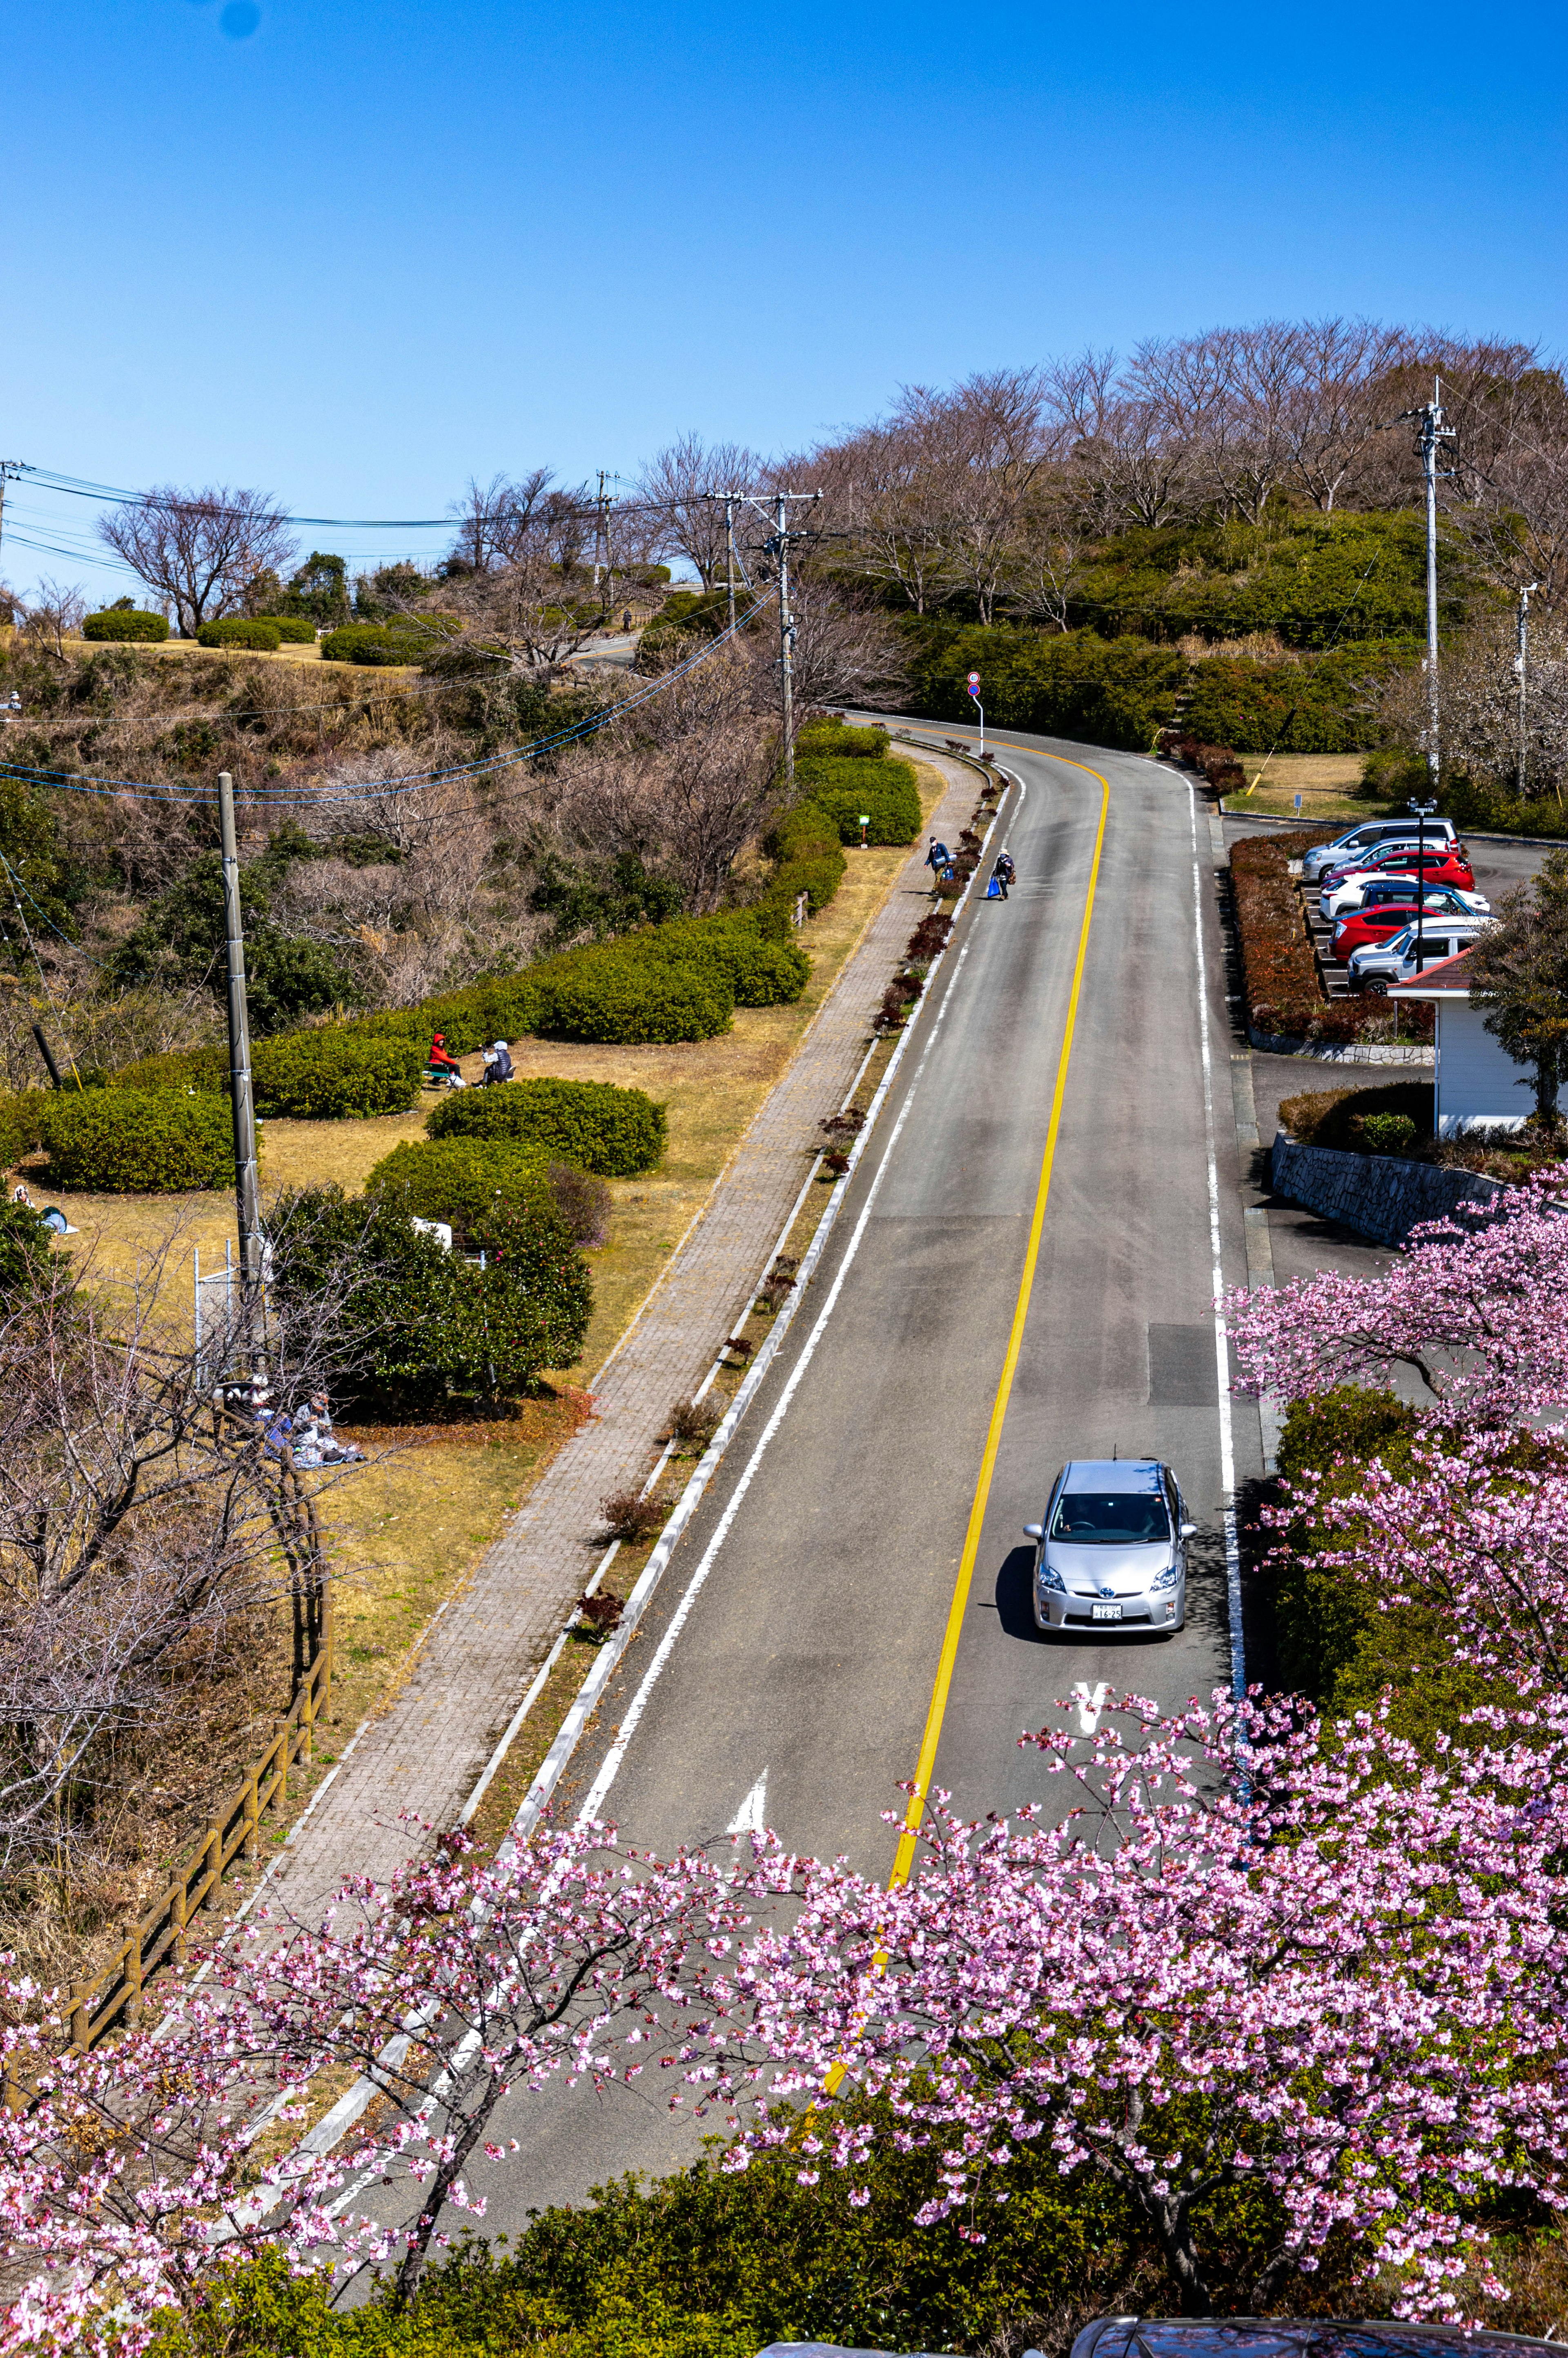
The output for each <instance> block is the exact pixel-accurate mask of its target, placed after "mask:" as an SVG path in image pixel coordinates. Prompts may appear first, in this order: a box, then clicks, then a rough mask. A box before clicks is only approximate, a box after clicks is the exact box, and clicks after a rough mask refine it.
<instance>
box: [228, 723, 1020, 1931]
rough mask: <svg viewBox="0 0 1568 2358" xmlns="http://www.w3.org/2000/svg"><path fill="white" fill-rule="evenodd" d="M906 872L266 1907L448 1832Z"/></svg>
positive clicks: (654, 1423)
mask: <svg viewBox="0 0 1568 2358" xmlns="http://www.w3.org/2000/svg"><path fill="white" fill-rule="evenodd" d="M924 758H925V759H926V760H931V758H932V757H931V756H930V755H929V754H927V755H925V757H924ZM935 766H936V767H937V768H939V769H941V771H942V772H943V774H944V775H945V776H946V779H947V780H948V788H947V792H946V795H945V796H944V798H943V800H942V802H941V804H940V805H939V806H938V808H937V811H936V813H935V817H933V819H932V821H931V825H932V827H934V828H935V830H936V831H937V832H938V833H940V834H942V835H944V836H945V837H946V838H947V839H948V840H949V841H951V840H952V839H954V838H955V837H956V834H957V829H958V827H960V826H962V825H963V824H964V823H965V822H966V821H967V819H968V814H969V812H970V810H971V809H972V808H973V806H974V802H975V797H976V791H977V788H976V781H975V779H974V776H973V773H971V772H967V771H964V770H961V769H959V768H958V766H957V763H945V762H937V763H935ZM921 859H922V849H921V848H919V847H917V848H916V849H915V850H914V852H912V854H911V855H910V859H909V862H908V864H907V866H906V867H905V868H904V869H903V871H902V872H901V873H900V876H899V879H898V882H897V883H896V884H895V885H894V887H893V890H892V892H890V893H889V895H888V897H887V900H886V901H885V902H884V903H883V904H882V907H881V910H880V911H879V912H878V914H877V915H876V916H875V917H874V918H873V919H872V921H871V925H869V926H868V927H867V929H866V931H865V933H864V934H863V935H862V936H861V938H860V944H859V946H858V947H857V948H856V949H855V951H854V952H853V954H852V955H851V957H849V960H848V961H847V963H846V965H845V967H844V969H843V972H842V973H841V974H840V976H839V978H838V982H837V984H836V985H835V986H834V988H833V990H831V992H830V993H829V994H828V996H827V999H826V1000H825V1001H824V1002H823V1004H822V1006H821V1007H820V1008H819V1009H818V1010H817V1012H816V1016H815V1018H814V1019H813V1021H812V1023H811V1025H810V1027H809V1029H808V1030H807V1032H806V1035H805V1037H804V1039H803V1040H802V1042H801V1044H800V1046H799V1048H798V1050H797V1051H796V1053H795V1058H794V1061H793V1062H792V1064H791V1065H790V1066H789V1069H788V1070H787V1071H786V1072H785V1073H784V1075H783V1076H782V1077H781V1078H780V1080H779V1081H778V1082H777V1083H776V1085H775V1086H774V1087H773V1090H772V1091H771V1093H770V1095H769V1096H768V1098H767V1099H766V1101H765V1102H764V1104H763V1105H762V1107H760V1108H759V1109H758V1111H757V1113H756V1115H755V1116H754V1118H753V1120H752V1123H751V1126H750V1128H749V1129H748V1130H747V1131H746V1133H745V1136H744V1137H743V1138H742V1139H741V1143H740V1145H739V1146H738V1147H737V1148H736V1150H735V1152H734V1153H733V1155H732V1156H731V1158H730V1162H729V1163H728V1165H727V1166H726V1168H725V1169H724V1171H723V1172H722V1173H721V1174H720V1175H719V1179H718V1181H717V1182H716V1184H715V1186H714V1190H713V1193H712V1195H710V1196H709V1198H708V1204H707V1206H706V1207H705V1209H704V1211H703V1213H702V1215H701V1217H699V1218H698V1219H697V1222H696V1223H695V1224H694V1226H693V1227H692V1228H691V1229H690V1230H689V1231H688V1233H687V1238H686V1239H685V1242H684V1243H683V1244H682V1245H681V1247H680V1249H679V1250H678V1251H677V1252H676V1254H675V1256H674V1258H673V1259H672V1260H671V1261H670V1263H669V1264H668V1266H667V1267H666V1269H665V1273H664V1276H663V1277H662V1278H661V1280H660V1281H659V1282H658V1283H657V1285H655V1287H654V1290H653V1292H652V1293H651V1294H650V1295H649V1297H648V1299H647V1301H646V1302H645V1303H644V1304H643V1309H642V1311H641V1313H640V1314H639V1315H638V1317H637V1319H636V1321H635V1322H634V1324H633V1325H632V1327H631V1328H630V1329H629V1330H628V1332H627V1334H626V1335H625V1336H624V1337H623V1338H622V1342H621V1343H620V1345H619V1346H618V1347H617V1348H616V1349H615V1351H613V1352H612V1353H611V1357H610V1358H609V1359H608V1360H607V1361H606V1362H605V1365H604V1367H603V1368H602V1369H601V1370H600V1376H599V1379H598V1381H597V1383H596V1385H595V1387H594V1401H595V1404H596V1407H597V1410H598V1414H597V1416H596V1417H595V1418H594V1420H593V1421H592V1422H591V1423H589V1424H587V1425H584V1426H582V1427H581V1428H580V1429H579V1432H578V1433H575V1434H574V1435H573V1437H572V1438H571V1440H569V1441H568V1442H567V1443H566V1444H564V1446H563V1447H562V1448H561V1449H560V1451H559V1452H558V1453H557V1455H556V1456H555V1457H554V1458H552V1460H551V1461H550V1463H549V1465H548V1466H546V1469H545V1471H544V1473H543V1474H542V1475H541V1476H540V1477H539V1480H538V1481H537V1482H536V1483H535V1487H534V1488H533V1490H532V1491H531V1492H530V1494H529V1496H528V1498H526V1499H525V1500H524V1504H523V1505H522V1507H521V1508H520V1509H518V1511H517V1514H516V1515H515V1517H514V1520H512V1522H511V1523H510V1524H509V1525H508V1527H507V1529H506V1530H505V1531H503V1534H502V1536H501V1538H500V1539H498V1540H497V1541H495V1543H494V1545H493V1546H492V1548H491V1549H490V1550H489V1552H487V1553H486V1555H485V1556H484V1557H483V1558H482V1559H481V1562H480V1563H479V1565H478V1566H477V1568H476V1569H475V1571H474V1573H473V1574H472V1575H471V1576H470V1579H469V1580H468V1582H467V1583H466V1584H465V1585H464V1586H463V1588H462V1589H461V1590H460V1592H459V1594H458V1595H456V1596H455V1597H453V1598H452V1599H451V1600H450V1601H449V1604H448V1605H447V1606H445V1607H444V1608H443V1609H442V1611H441V1612H440V1613H439V1614H438V1616H437V1617H436V1618H435V1620H434V1621H433V1622H432V1623H431V1625H430V1627H429V1628H428V1629H427V1631H426V1633H425V1636H424V1639H423V1640H422V1642H421V1646H420V1649H419V1651H418V1654H417V1656H416V1660H415V1662H414V1664H413V1667H412V1669H411V1670H410V1671H409V1673H408V1675H407V1677H406V1679H405V1681H404V1682H403V1684H402V1686H401V1687H400V1688H399V1689H398V1691H397V1692H396V1693H395V1694H394V1695H393V1696H392V1697H391V1698H390V1699H389V1700H388V1702H387V1703H386V1704H385V1705H384V1708H383V1710H382V1711H381V1713H380V1714H379V1715H378V1716H377V1717H376V1718H375V1719H374V1720H373V1722H372V1723H371V1724H370V1725H369V1726H367V1727H366V1728H365V1729H364V1730H363V1731H362V1734H361V1736H359V1738H358V1740H357V1742H356V1744H355V1746H354V1748H353V1750H352V1752H351V1754H350V1756H349V1757H348V1758H346V1759H345V1760H344V1761H343V1762H342V1764H341V1767H340V1768H338V1769H337V1770H336V1771H335V1772H334V1775H333V1777H332V1779H331V1781H330V1786H329V1787H328V1788H327V1789H326V1790H323V1791H322V1793H321V1795H320V1799H319V1802H318V1805H317V1806H316V1808H315V1809H314V1810H313V1811H312V1812H311V1813H310V1815H309V1816H308V1818H307V1819H305V1820H304V1821H302V1823H300V1824H299V1825H298V1826H297V1828H296V1830H295V1833H294V1835H293V1836H292V1838H291V1840H290V1843H289V1845H288V1848H287V1851H286V1853H285V1855H284V1859H283V1861H282V1862H281V1863H280V1865H279V1866H278V1868H277V1870H276V1873H275V1874H274V1876H273V1877H272V1878H271V1887H270V1890H269V1892H268V1895H267V1898H268V1903H269V1904H270V1905H272V1906H275V1907H276V1906H280V1905H281V1906H282V1907H284V1908H287V1909H289V1910H290V1911H291V1912H292V1913H293V1914H294V1915H296V1916H298V1917H306V1918H308V1917H310V1916H311V1915H312V1914H313V1913H319V1910H320V1909H321V1908H322V1906H323V1905H324V1904H325V1902H326V1901H327V1900H328V1899H329V1898H330V1896H331V1894H332V1892H333V1891H334V1890H335V1889H336V1887H337V1886H338V1884H339V1883H340V1882H341V1879H342V1877H344V1876H346V1875H350V1874H362V1875H370V1876H374V1877H377V1878H378V1879H380V1878H384V1877H386V1876H387V1875H389V1874H390V1873H391V1872H392V1870H393V1869H394V1868H395V1866H398V1865H400V1864H401V1862H402V1861H403V1860H404V1859H405V1858H406V1856H407V1855H408V1853H409V1850H410V1847H411V1845H410V1842H409V1835H408V1828H407V1826H406V1824H404V1823H400V1822H399V1820H400V1814H401V1813H402V1812H410V1813H412V1814H414V1815H416V1816H417V1817H419V1818H421V1819H424V1820H426V1821H427V1822H428V1823H431V1824H433V1825H437V1826H447V1825H450V1824H452V1823H454V1822H455V1820H456V1819H457V1818H458V1816H459V1814H460V1812H461V1809H462V1806H463V1803H464V1801H466V1800H467V1798H468V1795H469V1793H470V1791H471V1790H472V1788H473V1786H474V1784H475V1782H476V1780H477V1779H478V1778H479V1776H480V1773H481V1770H482V1768H484V1765H485V1762H486V1761H487V1760H488V1759H489V1758H490V1756H491V1753H492V1751H493V1749H494V1747H495V1745H496V1743H497V1742H498V1740H499V1738H500V1736H501V1735H502V1733H503V1730H504V1728H505V1726H506V1724H507V1722H508V1720H509V1719H510V1718H511V1716H512V1714H513V1713H514V1710H515V1709H516V1707H517V1703H518V1700H519V1698H520V1697H521V1696H522V1694H523V1693H524V1689H525V1688H526V1686H527V1684H528V1682H529V1680H530V1678H531V1676H532V1674H533V1672H534V1671H535V1667H536V1666H537V1664H538V1663H539V1661H540V1660H542V1658H543V1656H544V1654H545V1652H546V1649H547V1648H548V1647H549V1646H550V1644H551V1643H552V1642H553V1640H554V1639H555V1638H556V1636H557V1632H558V1631H559V1629H560V1628H561V1626H562V1624H563V1622H564V1621H565V1619H566V1617H567V1612H568V1606H570V1603H571V1600H572V1598H573V1597H574V1596H575V1595H578V1593H579V1590H580V1588H581V1585H582V1583H583V1581H584V1579H585V1578H586V1576H587V1574H588V1571H589V1565H590V1561H591V1560H590V1558H589V1552H588V1549H589V1542H590V1541H591V1540H592V1537H593V1534H594V1531H595V1528H596V1526H597V1525H598V1522H599V1519H600V1517H599V1509H600V1501H601V1500H602V1499H603V1498H606V1497H607V1496H608V1495H609V1494H610V1493H611V1491H615V1490H623V1489H626V1488H627V1487H633V1486H635V1487H641V1485H642V1483H643V1480H644V1479H645V1478H646V1476H647V1470H648V1466H649V1464H650V1461H651V1458H652V1455H653V1452H654V1436H655V1435H656V1433H658V1431H659V1429H660V1427H661V1426H662V1425H663V1423H664V1422H665V1418H666V1417H667V1416H668V1414H669V1412H670V1410H671V1408H672V1407H673V1406H674V1405H675V1403H676V1401H677V1400H679V1399H681V1398H682V1397H683V1396H684V1395H685V1394H687V1393H688V1392H690V1391H692V1390H695V1388H696V1387H697V1384H698V1383H700V1381H701V1380H702V1378H703V1377H704V1376H705V1375H706V1373H707V1372H708V1368H709V1367H710V1366H711V1364H712V1361H713V1356H714V1353H715V1351H716V1350H717V1348H718V1347H719V1343H720V1341H721V1340H722V1339H723V1337H724V1336H726V1335H727V1334H729V1333H730V1332H731V1331H732V1330H733V1327H734V1325H735V1324H736V1323H737V1321H738V1320H739V1318H740V1316H741V1313H742V1311H743V1310H744V1309H745V1307H746V1305H747V1304H748V1303H749V1302H750V1300H751V1297H752V1293H754V1292H755V1290H756V1286H757V1282H758V1280H759V1279H760V1278H761V1276H762V1271H763V1269H764V1267H765V1265H766V1261H767V1257H768V1255H769V1254H770V1253H771V1251H772V1250H773V1245H774V1243H775V1242H776V1240H777V1238H778V1235H779V1232H780V1230H781V1228H783V1226H784V1220H785V1218H786V1217H787V1216H788V1213H789V1209H790V1206H791V1205H792V1204H793V1202H794V1201H795V1196H796V1195H798V1193H799V1191H800V1186H801V1183H802V1181H803V1179H804V1178H805V1176H806V1170H807V1167H808V1161H809V1157H810V1156H811V1155H812V1154H813V1153H814V1152H816V1147H817V1145H818V1144H819V1142H820V1141H818V1138H817V1134H816V1125H817V1123H818V1122H819V1121H820V1120H822V1118H823V1116H824V1115H825V1114H827V1113H830V1112H832V1111H833V1109H835V1107H837V1106H838V1105H839V1104H841V1103H842V1101H843V1098H844V1097H845V1095H846V1093H847V1092H848V1090H849V1085H850V1083H851V1081H852V1080H853V1079H854V1076H855V1073H856V1070H857V1069H858V1067H859V1065H860V1061H861V1058H862V1057H863V1056H864V1055H865V1052H866V1044H867V1040H868V1038H869V1036H870V1022H871V1014H872V1012H873V1011H874V1010H875V1009H876V1007H877V1005H878V1004H879V1002H880V1001H881V995H882V991H883V990H884V989H885V987H886V984H887V979H888V976H889V974H890V973H891V971H892V966H893V964H894V961H895V960H896V958H897V957H898V956H899V953H900V952H901V951H902V949H903V945H904V942H905V941H906V939H907V938H908V936H909V934H910V932H911V930H912V928H913V927H914V925H915V924H916V923H917V922H918V920H919V917H920V914H921V913H922V908H923V906H924V905H925V904H926V892H925V887H926V883H927V881H928V880H926V879H925V874H924V871H923V869H922V867H921Z"/></svg>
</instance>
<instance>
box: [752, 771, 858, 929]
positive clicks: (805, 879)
mask: <svg viewBox="0 0 1568 2358" xmlns="http://www.w3.org/2000/svg"><path fill="white" fill-rule="evenodd" d="M763 848H764V849H765V850H766V851H767V852H768V854H769V855H770V857H771V858H772V859H773V860H774V862H775V863H776V864H775V866H774V869H773V874H772V876H771V877H770V878H769V880H768V883H767V889H766V890H765V892H763V894H762V899H761V901H760V902H758V903H756V906H755V911H754V914H755V916H756V920H757V924H758V927H759V929H760V930H761V931H762V933H764V934H765V935H766V936H768V938H769V939H770V940H773V941H787V940H788V939H789V938H790V935H791V932H792V930H793V926H794V919H795V903H796V901H797V900H798V899H799V897H800V895H801V894H802V893H803V892H804V893H805V894H806V902H807V906H808V912H809V914H811V915H812V916H814V917H815V916H816V915H817V914H819V913H820V912H821V911H822V910H824V909H826V908H827V903H829V902H830V901H831V900H832V898H833V895H834V894H835V892H837V891H838V887H839V885H840V884H842V882H844V869H845V860H844V853H843V849H842V847H841V845H840V843H839V840H838V825H837V823H836V822H835V821H834V820H833V819H832V818H830V817H829V816H828V814H827V812H826V811H825V810H822V809H821V808H819V807H818V806H816V804H814V803H802V804H801V805H800V806H799V807H798V808H796V809H795V810H792V811H786V812H785V814H784V817H783V818H781V819H779V820H778V821H777V822H776V823H775V824H774V826H773V830H772V832H771V833H770V835H769V836H768V838H767V841H766V843H765V845H764V847H763Z"/></svg>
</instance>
